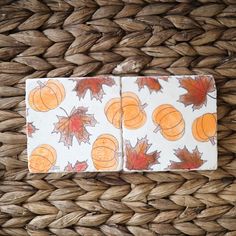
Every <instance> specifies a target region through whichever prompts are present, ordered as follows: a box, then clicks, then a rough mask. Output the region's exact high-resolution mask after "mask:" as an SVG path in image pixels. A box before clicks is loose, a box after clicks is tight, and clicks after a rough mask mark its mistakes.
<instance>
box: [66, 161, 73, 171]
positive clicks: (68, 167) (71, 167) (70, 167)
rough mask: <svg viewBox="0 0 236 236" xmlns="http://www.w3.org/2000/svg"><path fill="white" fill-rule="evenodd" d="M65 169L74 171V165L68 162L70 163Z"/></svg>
mask: <svg viewBox="0 0 236 236" xmlns="http://www.w3.org/2000/svg"><path fill="white" fill-rule="evenodd" d="M64 171H66V172H72V171H73V166H72V164H71V163H70V162H68V164H67V165H66V167H65V168H64Z"/></svg>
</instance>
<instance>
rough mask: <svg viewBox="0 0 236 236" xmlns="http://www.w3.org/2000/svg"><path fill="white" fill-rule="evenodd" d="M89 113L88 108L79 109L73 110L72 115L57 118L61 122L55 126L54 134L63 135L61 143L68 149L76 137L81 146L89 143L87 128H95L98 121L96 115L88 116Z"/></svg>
mask: <svg viewBox="0 0 236 236" xmlns="http://www.w3.org/2000/svg"><path fill="white" fill-rule="evenodd" d="M64 111H65V110H64ZM87 111H88V108H86V107H78V108H77V109H75V108H73V109H72V111H71V114H70V115H68V114H67V113H66V114H67V116H57V118H58V119H59V121H58V122H57V123H55V124H54V130H53V133H60V134H61V136H60V140H59V142H63V143H64V145H65V146H67V147H69V146H72V141H73V137H74V136H75V138H76V139H77V141H78V143H79V144H81V143H82V142H84V143H88V142H89V136H90V134H89V133H88V131H87V129H86V127H87V126H91V127H94V126H95V124H96V123H97V121H96V120H95V118H94V115H91V114H87ZM65 112H66V111H65Z"/></svg>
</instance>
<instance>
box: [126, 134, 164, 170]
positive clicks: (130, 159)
mask: <svg viewBox="0 0 236 236" xmlns="http://www.w3.org/2000/svg"><path fill="white" fill-rule="evenodd" d="M150 146H151V145H150V144H148V140H147V138H146V137H145V138H142V139H141V140H139V139H138V140H137V143H136V145H135V147H132V145H131V143H130V142H129V141H126V143H125V154H126V168H127V169H129V170H150V167H151V166H152V165H154V164H158V163H159V162H158V160H157V159H158V158H159V156H160V152H157V151H154V152H151V153H149V154H147V152H148V149H149V148H150Z"/></svg>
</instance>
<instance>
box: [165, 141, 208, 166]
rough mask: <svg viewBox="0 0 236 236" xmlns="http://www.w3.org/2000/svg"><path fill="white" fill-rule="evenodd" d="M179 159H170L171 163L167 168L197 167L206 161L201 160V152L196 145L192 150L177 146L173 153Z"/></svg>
mask: <svg viewBox="0 0 236 236" xmlns="http://www.w3.org/2000/svg"><path fill="white" fill-rule="evenodd" d="M174 154H175V155H176V156H177V157H178V158H179V159H180V162H175V161H171V164H170V165H169V166H168V168H169V169H188V170H192V169H197V168H199V167H200V166H202V165H203V164H204V163H205V162H206V161H205V160H202V159H201V157H202V153H200V152H199V151H198V148H197V147H196V148H195V149H194V150H193V151H192V152H189V150H188V149H187V148H186V146H184V148H183V149H181V148H178V149H177V150H175V153H174Z"/></svg>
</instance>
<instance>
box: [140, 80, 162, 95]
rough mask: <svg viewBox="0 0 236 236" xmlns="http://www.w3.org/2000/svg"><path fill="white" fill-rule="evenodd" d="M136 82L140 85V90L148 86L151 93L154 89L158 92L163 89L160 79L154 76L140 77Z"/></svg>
mask: <svg viewBox="0 0 236 236" xmlns="http://www.w3.org/2000/svg"><path fill="white" fill-rule="evenodd" d="M136 83H137V85H138V87H139V90H141V89H142V88H144V86H146V87H147V88H148V89H149V91H150V93H152V92H153V91H155V92H158V91H160V90H161V85H160V83H159V81H158V79H156V78H153V77H139V78H138V79H137V80H136Z"/></svg>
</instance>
